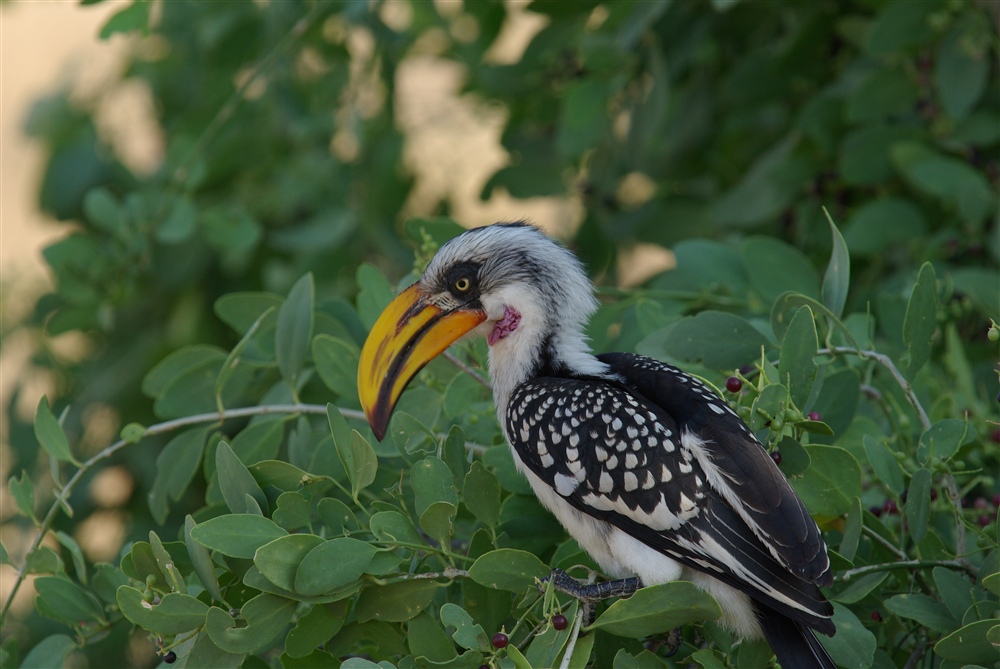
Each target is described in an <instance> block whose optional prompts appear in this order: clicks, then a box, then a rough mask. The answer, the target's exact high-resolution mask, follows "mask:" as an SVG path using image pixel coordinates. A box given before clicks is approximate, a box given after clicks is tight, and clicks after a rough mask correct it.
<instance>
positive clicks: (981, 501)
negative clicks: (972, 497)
mask: <svg viewBox="0 0 1000 669" xmlns="http://www.w3.org/2000/svg"><path fill="white" fill-rule="evenodd" d="M989 505H990V503H989V502H987V501H986V498H985V497H977V498H976V501H974V502H973V503H972V508H973V509H978V510H979V511H982V510H983V509H985V508H987V507H988V506H989Z"/></svg>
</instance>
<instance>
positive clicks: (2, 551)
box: [0, 543, 13, 565]
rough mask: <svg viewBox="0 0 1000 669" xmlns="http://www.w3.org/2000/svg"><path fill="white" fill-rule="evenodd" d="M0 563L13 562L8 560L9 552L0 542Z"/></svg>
mask: <svg viewBox="0 0 1000 669" xmlns="http://www.w3.org/2000/svg"><path fill="white" fill-rule="evenodd" d="M2 564H13V563H12V562H11V561H10V553H8V552H7V548H6V547H5V546H4V545H3V544H2V543H0V565H2Z"/></svg>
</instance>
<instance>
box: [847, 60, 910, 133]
mask: <svg viewBox="0 0 1000 669" xmlns="http://www.w3.org/2000/svg"><path fill="white" fill-rule="evenodd" d="M917 96H918V89H917V86H916V84H915V83H914V81H913V80H912V77H911V76H910V75H909V74H908V73H907V72H904V71H903V69H902V68H900V67H897V66H893V65H887V66H885V67H881V68H877V69H874V70H873V71H872V72H871V73H870V74H869V75H868V76H867V77H866V78H865V79H864V81H862V82H861V84H860V85H859V86H858V87H857V88H856V89H855V90H854V91H853V93H852V94H851V95H850V97H849V98H848V100H847V110H846V111H847V120H848V121H850V122H851V123H852V124H855V123H864V124H868V123H872V122H876V121H881V120H884V119H890V118H892V117H895V116H899V115H901V114H905V113H907V112H909V111H910V110H911V109H913V107H914V105H915V104H916V102H917Z"/></svg>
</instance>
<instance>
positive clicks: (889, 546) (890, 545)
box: [861, 525, 909, 560]
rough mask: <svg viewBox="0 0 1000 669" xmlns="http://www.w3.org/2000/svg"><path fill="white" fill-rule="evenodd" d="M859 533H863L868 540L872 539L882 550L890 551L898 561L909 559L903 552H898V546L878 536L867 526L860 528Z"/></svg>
mask: <svg viewBox="0 0 1000 669" xmlns="http://www.w3.org/2000/svg"><path fill="white" fill-rule="evenodd" d="M861 532H862V533H864V534H865V535H866V536H867V537H868V538H869V539H874V540H875V542H876V543H878V544H879V545H880V546H882V548H885V549H888V550H890V551H892V553H893V554H894V555H895V556H896V557H898V558H900V559H903V560H905V559H906V558H907V557H909V556H908V555H907V554H906V553H905V552H904V551H902V550H900V549H899V547H898V546H896V545H895V544H893V543H892V542H891V541H889V540H888V539H886V538H885V537H883V536H882V535H881V534H879V533H878V532H876V531H875V530H873V529H872V528H870V527H868V526H867V525H862V526H861Z"/></svg>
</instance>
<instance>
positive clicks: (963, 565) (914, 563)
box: [837, 560, 979, 581]
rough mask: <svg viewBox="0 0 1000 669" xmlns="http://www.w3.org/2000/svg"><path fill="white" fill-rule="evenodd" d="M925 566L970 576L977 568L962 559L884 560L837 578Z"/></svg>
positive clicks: (922, 567)
mask: <svg viewBox="0 0 1000 669" xmlns="http://www.w3.org/2000/svg"><path fill="white" fill-rule="evenodd" d="M927 567H947V568H948V569H957V570H961V571H965V572H968V573H969V574H970V575H972V576H977V575H978V572H979V570H978V569H976V568H975V567H973V566H972V565H970V564H969V563H968V562H967V561H963V560H901V561H900V562H886V563H884V564H871V565H867V566H865V567H855V568H854V569H848V570H847V571H845V572H844V573H842V574H840V575H839V576H838V577H837V578H838V579H840V580H843V581H849V580H851V579H852V578H854V577H855V576H863V575H865V574H872V573H875V572H879V571H893V570H896V569H926V568H927Z"/></svg>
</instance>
